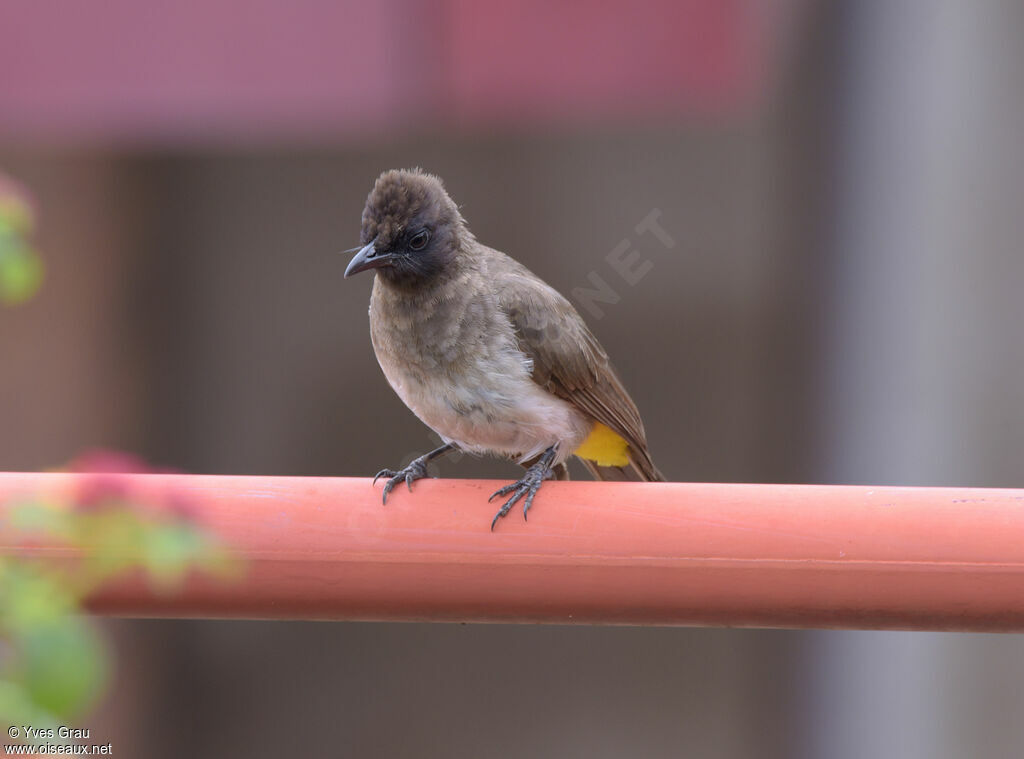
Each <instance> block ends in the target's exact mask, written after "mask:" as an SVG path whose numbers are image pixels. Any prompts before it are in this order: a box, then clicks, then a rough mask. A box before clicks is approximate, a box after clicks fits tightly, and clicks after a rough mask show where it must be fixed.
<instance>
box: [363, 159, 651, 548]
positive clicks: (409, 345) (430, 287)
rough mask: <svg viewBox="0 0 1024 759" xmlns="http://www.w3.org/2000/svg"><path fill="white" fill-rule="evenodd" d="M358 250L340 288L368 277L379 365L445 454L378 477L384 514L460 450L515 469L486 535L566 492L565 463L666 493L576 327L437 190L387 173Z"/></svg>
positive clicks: (630, 418) (599, 358)
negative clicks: (553, 487) (541, 495)
mask: <svg viewBox="0 0 1024 759" xmlns="http://www.w3.org/2000/svg"><path fill="white" fill-rule="evenodd" d="M357 247H358V252H356V253H355V255H354V256H353V257H352V259H351V261H350V262H349V264H348V266H347V267H346V269H345V274H344V276H345V278H348V277H351V276H353V275H355V274H358V273H360V272H364V271H373V272H374V282H373V288H372V292H371V296H370V309H369V315H370V339H371V342H372V344H373V349H374V353H375V354H376V357H377V362H378V363H379V364H380V368H381V370H382V371H383V373H384V376H385V378H386V379H387V381H388V383H389V384H390V385H391V387H392V389H394V391H395V392H396V393H397V394H398V396H399V398H401V400H402V401H403V402H404V403H405V405H406V406H408V407H409V409H410V410H411V411H412V412H413V413H414V414H415V415H416V416H417V417H419V419H420V420H421V421H422V422H423V423H424V424H426V425H427V426H428V427H430V428H431V429H432V430H433V431H434V432H435V433H436V434H437V435H438V436H439V437H440V438H441V440H442V441H443V443H444V444H443V445H442V446H440V447H438V448H436V449H435V450H432V451H430V452H429V453H426V454H424V455H422V456H419V457H418V458H416V459H414V460H413V461H412V462H411V463H410V464H409V465H408V466H406V467H404V468H401V469H390V468H385V469H382V470H381V471H380V472H378V473H377V476H376V477H374V480H373V483H374V484H376V482H377V480H379V479H380V478H382V477H384V478H387V482H386V483H385V484H384V492H383V496H382V501H383V502H384V503H385V504H386V503H387V498H388V494H389V493H390V492H391V490H392V489H393V488H394V487H395V486H396V485H398V484H400V483H401V482H403V481H404V482H405V483H406V487H407V488H408V489H409V490H410V491H411V490H412V485H413V482H415V481H416V480H419V479H422V478H425V477H428V476H429V475H428V472H427V464H428V463H429V462H431V461H433V460H435V459H437V458H439V457H441V456H443V455H444V454H446V453H449V452H451V451H456V450H458V451H464V452H467V453H470V454H476V455H491V456H497V457H500V458H505V459H511V460H513V461H515V462H518V463H519V464H521V465H522V466H523V467H524V468H525V473H524V475H523V477H522V478H520V479H518V480H516V481H515V482H512V483H511V484H509V485H506V486H505V487H502V488H500V489H499V490H497V491H496V492H495V493H494V494H493V495H492V496H491V498H490V499H489V500H490V501H493V500H494V499H495V498H505V499H506V500H505V501H504V502H503V503H502V505H501V508H500V509H499V510H498V512H497V513H496V514H495V515H494V518H493V519H492V520H491V530H492V531H493V529H494V527H495V525H496V524H497V522H498V520H499V519H500V518H502V517H504V516H506V515H507V514H508V513H509V511H510V510H511V509H512V507H513V506H514V505H515V504H516V503H518V502H519V501H522V503H523V517H524V519H525V518H526V517H527V513H528V512H529V510H530V507H531V506H532V505H533V501H534V498H535V496H536V495H537V492H538V491H539V490H540V487H541V485H542V483H543V482H544V481H545V480H548V479H568V478H569V473H568V468H567V466H566V462H567V460H568V459H569V457H570V456H573V455H575V456H576V457H577V458H579V459H580V460H581V461H582V462H583V464H584V466H585V467H586V468H587V469H588V470H589V472H590V473H591V475H592V476H593V477H594V478H595V479H599V480H608V479H634V478H635V479H639V480H643V481H647V482H657V481H663V480H664V477H663V476H662V474H661V472H660V471H659V470H658V468H657V467H656V466H655V465H654V462H653V461H652V460H651V455H650V452H649V451H648V447H647V438H646V434H645V432H644V425H643V421H642V420H641V418H640V413H639V412H638V411H637V407H636V404H635V403H634V402H633V400H632V399H631V398H630V396H629V393H627V392H626V388H625V387H624V386H623V384H622V381H621V380H620V379H619V377H618V375H617V374H616V373H615V370H614V369H613V368H612V364H611V361H610V360H609V358H608V354H607V353H606V352H605V350H604V348H602V347H601V344H600V343H599V342H598V341H597V338H595V337H594V335H593V333H592V332H591V331H590V330H589V329H588V328H587V325H586V324H585V323H584V321H583V319H582V317H581V316H580V315H579V313H578V312H577V311H576V309H575V308H573V306H572V304H571V303H570V302H569V301H568V300H567V299H566V298H565V297H563V296H562V295H561V294H560V293H559V292H558V291H557V290H555V289H554V288H553V287H551V286H550V285H548V284H547V283H546V282H544V281H543V280H542V279H540V278H539V277H538V276H536V275H535V274H534V273H533V272H531V271H530V270H529V269H527V268H526V267H525V266H523V265H522V264H521V263H519V262H518V261H516V260H515V259H513V258H512V257H510V256H508V255H506V254H504V253H502V252H500V251H498V250H495V249H494V248H490V247H488V246H486V245H483V244H482V243H480V242H478V241H477V239H476V238H475V237H474V235H473V233H472V232H471V231H470V229H469V226H468V224H467V222H466V220H465V219H464V218H463V216H462V214H461V212H460V211H459V208H458V206H457V205H456V204H455V202H454V201H453V200H452V199H451V197H449V195H448V193H447V191H446V190H445V187H444V184H443V182H442V181H441V179H440V178H439V177H437V176H435V175H433V174H429V173H427V172H425V171H423V170H422V169H419V168H414V169H392V170H389V171H385V172H383V173H382V174H381V175H380V176H379V177H378V178H377V180H376V182H375V183H374V186H373V189H372V190H371V191H370V193H369V195H368V196H367V199H366V205H365V207H364V208H363V213H362V218H361V226H360V244H359V246H357ZM352 250H356V249H355V248H353V249H350V250H349V251H346V252H352ZM506 497H507V498H506Z"/></svg>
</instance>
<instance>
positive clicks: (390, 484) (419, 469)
mask: <svg viewBox="0 0 1024 759" xmlns="http://www.w3.org/2000/svg"><path fill="white" fill-rule="evenodd" d="M429 476H430V475H428V474H427V465H426V464H424V463H423V462H422V461H420V460H419V459H415V460H413V461H412V463H410V464H409V466H407V467H405V469H399V470H397V471H396V470H394V469H381V470H380V471H379V472H377V475H376V476H375V477H374V478H373V484H374V485H376V484H377V480H379V479H380V478H381V477H387V478H388V481H387V482H385V483H384V495H383V497H382V499H381V500H382V502H383V503H384V504H385V505H387V502H388V493H390V492H391V489H392V488H394V487H395V485H397V484H398V483H400V482H401V481H402V480H405V486H406V487H407V488H409V492H412V484H413V483H414V482H416V480H422V479H424V478H426V477H429Z"/></svg>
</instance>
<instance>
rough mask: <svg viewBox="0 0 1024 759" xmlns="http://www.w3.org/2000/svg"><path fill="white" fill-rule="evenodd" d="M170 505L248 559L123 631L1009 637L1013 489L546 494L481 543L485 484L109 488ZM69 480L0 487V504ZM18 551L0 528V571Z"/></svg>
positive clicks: (1017, 507)
mask: <svg viewBox="0 0 1024 759" xmlns="http://www.w3.org/2000/svg"><path fill="white" fill-rule="evenodd" d="M125 476H126V477H129V478H130V480H131V486H132V488H133V489H134V492H137V493H146V492H153V493H158V492H159V493H163V492H166V491H167V490H168V489H173V490H176V491H178V492H181V493H185V494H187V495H189V496H191V499H192V501H193V502H194V504H195V506H194V508H195V509H196V511H197V513H198V515H199V517H200V518H201V519H202V521H203V522H205V523H206V524H208V525H209V526H210V527H212V528H213V529H214V530H216V531H217V532H218V533H219V534H220V535H221V536H222V537H223V539H224V540H225V541H227V543H228V544H229V545H230V546H231V547H232V550H233V551H235V552H237V554H238V555H239V556H241V557H242V558H243V559H244V560H245V562H246V567H247V571H246V573H245V575H244V577H243V579H241V580H239V581H236V582H232V583H222V582H216V581H211V580H204V579H202V578H196V579H195V580H194V581H191V582H189V583H188V585H187V586H186V587H185V588H184V589H183V590H182V592H180V593H178V594H176V595H162V594H158V593H153V592H150V590H149V589H148V588H147V587H146V586H144V585H142V584H141V583H136V582H133V581H126V582H124V583H121V584H119V585H117V586H113V587H110V588H108V589H105V590H104V591H103V592H102V593H101V594H99V595H98V596H97V597H96V598H95V599H93V601H92V604H91V606H92V608H93V609H94V610H95V611H97V612H99V613H106V614H119V615H132V616H154V617H161V616H168V617H178V616H188V617H251V618H277V619H377V620H435V621H489V622H553V623H605V624H668V625H676V624H681V625H729V626H736V625H743V626H764V627H842V628H907V629H927V630H988V631H1000V630H1007V631H1008V630H1024V490H986V489H957V488H889V487H847V486H801V485H720V484H677V483H664V484H634V483H594V482H548V483H545V485H544V486H543V488H542V490H541V492H540V494H539V495H538V496H537V500H536V502H535V503H534V507H533V509H532V510H531V512H530V521H529V522H524V521H523V517H522V512H521V510H519V509H515V510H513V512H512V513H511V514H510V515H509V516H508V517H507V518H506V519H503V520H501V521H500V522H499V523H498V525H497V527H496V529H495V530H494V532H491V530H490V529H489V528H490V522H491V516H492V514H493V512H494V509H495V508H496V505H495V504H488V503H487V497H488V496H489V495H490V494H491V492H492V491H494V490H495V489H496V488H497V487H499V486H500V485H501V484H502V483H501V482H490V481H487V482H482V481H473V480H424V481H420V482H417V483H416V484H415V486H414V492H412V493H409V492H408V491H407V490H406V488H405V486H404V485H403V486H402V487H401V488H396V490H395V492H394V494H393V495H392V496H391V497H390V498H389V499H388V504H387V506H382V505H381V503H380V483H378V484H377V486H376V487H372V486H371V484H370V481H369V480H368V479H363V478H359V479H349V478H338V479H335V478H294V477H226V476H194V475H125ZM74 477H75V475H67V474H0V504H2V503H4V502H8V501H9V500H10V498H12V497H15V496H17V495H19V494H25V493H42V494H45V493H51V494H59V493H61V492H66V491H67V489H68V488H70V487H71V486H72V484H73V482H74V480H73V478H74ZM15 551H21V552H26V551H31V552H32V553H36V554H48V553H49V554H52V555H55V556H59V554H60V551H59V549H57V548H55V547H48V546H46V545H42V546H40V545H36V546H34V547H32V548H31V549H26V548H25V547H23V546H21V547H19V545H18V544H17V542H16V539H15V537H14V536H13V535H12V534H11V531H9V530H2V531H0V554H3V553H11V552H15Z"/></svg>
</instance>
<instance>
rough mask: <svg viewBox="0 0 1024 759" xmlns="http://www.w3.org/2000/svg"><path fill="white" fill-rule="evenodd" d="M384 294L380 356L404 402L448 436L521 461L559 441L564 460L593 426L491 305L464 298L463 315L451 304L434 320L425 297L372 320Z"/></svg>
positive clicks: (377, 325)
mask: <svg viewBox="0 0 1024 759" xmlns="http://www.w3.org/2000/svg"><path fill="white" fill-rule="evenodd" d="M381 294H382V293H380V292H379V288H378V287H375V288H374V297H373V298H372V299H371V302H370V313H371V319H370V322H371V337H372V339H373V347H374V351H375V353H376V355H377V361H378V363H379V364H380V367H381V369H382V370H383V372H384V376H385V377H387V380H388V382H389V383H390V385H391V387H392V388H394V390H395V392H396V393H397V394H398V396H399V397H400V398H401V399H402V401H403V402H404V403H405V405H407V406H408V407H409V408H410V409H411V410H412V412H413V413H414V414H416V416H418V417H419V418H420V419H421V420H422V421H423V423H424V424H426V425H427V426H428V427H430V428H431V429H433V430H434V431H435V432H436V433H437V434H438V435H440V436H441V437H442V438H443V439H444V440H445V442H450V443H455V444H456V445H458V446H459V447H460V448H462V449H464V450H466V451H469V452H473V453H497V454H500V455H505V456H509V457H512V458H515V459H516V460H519V461H525V460H528V459H530V458H533V457H534V456H536V455H538V454H540V453H542V452H543V451H544V450H545V449H547V448H548V447H550V446H552V445H554V444H556V443H558V444H559V449H558V455H557V457H556V459H555V461H556V462H562V461H564V460H565V459H567V458H568V457H569V456H570V455H571V454H572V452H573V451H574V450H575V449H576V448H577V447H578V446H579V444H580V443H581V442H582V441H583V440H584V439H585V438H586V437H587V435H588V434H589V433H590V429H591V427H592V426H593V423H592V422H591V421H590V420H588V419H587V418H586V417H585V416H584V415H583V414H581V413H580V412H579V411H577V410H576V409H575V408H574V407H573V406H572V405H571V404H569V403H567V402H566V401H563V400H561V399H560V398H558V397H556V396H554V395H552V394H550V393H548V392H547V391H545V390H544V389H543V388H542V387H540V386H539V385H537V384H536V383H535V382H534V381H533V380H532V379H531V377H530V372H531V364H530V361H529V359H528V358H527V357H526V356H525V355H523V354H522V353H521V352H520V351H519V349H518V346H517V345H516V341H515V336H514V334H513V332H512V327H511V324H509V323H508V322H507V320H506V319H505V318H504V315H503V314H494V313H493V312H489V311H488V308H487V307H488V305H489V304H486V303H485V304H472V303H469V304H464V305H465V307H464V308H462V309H461V312H460V313H458V314H457V315H456V316H457V317H459V318H452V317H453V314H452V313H451V306H452V304H448V307H447V308H445V309H444V311H445V313H444V314H443V316H441V315H439V318H437V319H436V320H435V319H432V318H431V317H432V316H433V314H431V313H429V310H425V309H423V307H422V304H420V306H419V307H417V309H415V310H414V311H411V312H410V313H409V317H410V318H408V319H401V318H399V319H396V318H395V314H394V312H393V310H392V312H391V313H390V314H389V316H390V318H388V319H374V318H373V312H374V309H375V308H376V307H379V298H378V296H379V295H381ZM477 306H479V307H477ZM432 322H436V323H432ZM474 325H475V326H474ZM485 336H486V337H487V339H485Z"/></svg>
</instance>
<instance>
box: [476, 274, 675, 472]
mask: <svg viewBox="0 0 1024 759" xmlns="http://www.w3.org/2000/svg"><path fill="white" fill-rule="evenodd" d="M501 263H502V264H504V265H499V266H495V267H492V273H493V274H496V276H495V277H494V280H495V282H494V284H495V285H496V287H495V290H496V292H497V297H498V302H499V307H500V308H501V309H502V310H503V311H504V312H505V313H506V314H507V315H508V317H509V320H510V321H511V322H512V327H513V329H514V330H515V333H516V337H517V339H518V342H519V349H520V350H521V351H523V353H524V354H525V355H526V356H528V357H529V358H530V360H531V361H532V362H533V380H534V382H536V383H537V384H538V385H540V386H541V387H543V388H545V389H546V390H547V391H548V392H550V393H553V394H554V395H556V396H558V397H559V398H562V399H564V400H566V401H568V402H570V403H572V404H573V405H574V406H576V407H577V408H578V409H580V410H581V411H583V412H584V413H586V414H587V415H588V416H591V417H593V418H594V419H595V420H597V421H598V422H601V423H602V424H604V425H606V426H607V427H609V428H611V429H612V430H613V431H614V432H616V433H617V434H618V435H620V436H622V438H623V439H625V441H626V442H627V443H628V444H629V448H630V454H631V455H630V459H631V463H632V464H633V465H634V467H635V468H636V469H637V471H638V473H639V474H640V475H641V476H642V477H644V479H648V480H655V479H658V480H660V479H662V477H661V475H660V473H659V472H658V470H657V468H656V467H655V466H654V464H653V462H652V461H651V458H650V454H649V453H648V451H647V438H646V435H645V433H644V424H643V422H642V421H641V419H640V413H639V412H638V411H637V408H636V405H635V404H634V403H633V400H632V399H631V398H630V397H629V393H627V392H626V388H625V387H623V385H622V382H621V381H620V380H619V378H618V376H617V375H616V374H615V370H614V369H613V368H612V365H611V362H610V361H609V360H608V354H607V353H605V351H604V349H603V348H602V347H601V345H600V343H598V342H597V338H595V337H594V335H593V334H591V332H590V330H589V329H587V325H586V324H585V323H584V322H583V319H582V318H581V317H580V315H579V314H578V313H576V309H574V308H573V307H572V305H571V304H570V303H569V301H568V300H566V299H565V298H564V297H563V296H562V295H561V294H560V293H559V292H558V291H557V290H555V289H554V288H552V287H550V286H549V285H547V284H546V283H545V282H543V281H542V280H541V279H539V278H538V277H536V276H535V275H534V274H533V273H532V272H530V271H529V270H528V269H526V267H523V266H521V265H520V264H519V263H518V262H516V261H514V260H513V259H510V258H507V257H506V258H505V261H502V262H501Z"/></svg>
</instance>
